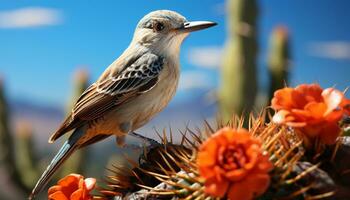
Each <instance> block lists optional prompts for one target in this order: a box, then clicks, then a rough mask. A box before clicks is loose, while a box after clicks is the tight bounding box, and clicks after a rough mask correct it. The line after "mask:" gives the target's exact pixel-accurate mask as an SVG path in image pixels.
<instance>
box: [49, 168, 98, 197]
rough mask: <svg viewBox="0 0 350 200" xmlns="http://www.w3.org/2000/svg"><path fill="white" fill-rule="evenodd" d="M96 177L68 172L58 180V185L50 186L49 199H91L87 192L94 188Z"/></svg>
mask: <svg viewBox="0 0 350 200" xmlns="http://www.w3.org/2000/svg"><path fill="white" fill-rule="evenodd" d="M95 184H96V179H94V178H87V179H84V177H83V176H82V175H79V174H70V175H68V176H66V177H64V178H62V179H61V180H59V181H58V185H55V186H52V187H50V189H49V191H48V196H49V200H91V199H92V196H91V195H90V194H89V193H90V191H91V190H93V189H94V187H95Z"/></svg>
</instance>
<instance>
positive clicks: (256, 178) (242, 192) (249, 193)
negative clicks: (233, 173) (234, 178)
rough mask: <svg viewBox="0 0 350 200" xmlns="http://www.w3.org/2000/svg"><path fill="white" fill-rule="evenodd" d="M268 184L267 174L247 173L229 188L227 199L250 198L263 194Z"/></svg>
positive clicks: (248, 199)
mask: <svg viewBox="0 0 350 200" xmlns="http://www.w3.org/2000/svg"><path fill="white" fill-rule="evenodd" d="M269 185H270V176H269V175H267V174H254V175H249V176H248V177H247V178H245V179H244V180H242V182H237V183H235V184H233V185H232V186H231V188H230V189H229V193H228V197H229V199H232V200H235V199H242V200H251V199H253V198H254V197H257V196H259V195H261V194H263V193H264V192H265V191H266V190H267V188H268V187H269Z"/></svg>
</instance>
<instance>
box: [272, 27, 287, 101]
mask: <svg viewBox="0 0 350 200" xmlns="http://www.w3.org/2000/svg"><path fill="white" fill-rule="evenodd" d="M289 59H290V50H289V38H288V30H287V28H286V27H284V26H277V27H276V28H275V29H274V31H273V33H272V35H271V38H270V50H269V57H268V67H269V73H270V88H269V100H271V99H272V97H273V93H274V92H275V91H276V90H277V89H280V88H283V87H284V86H285V85H286V84H288V66H289Z"/></svg>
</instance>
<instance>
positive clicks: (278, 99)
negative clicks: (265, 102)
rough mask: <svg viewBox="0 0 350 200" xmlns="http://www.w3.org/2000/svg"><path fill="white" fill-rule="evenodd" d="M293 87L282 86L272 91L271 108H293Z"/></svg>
mask: <svg viewBox="0 0 350 200" xmlns="http://www.w3.org/2000/svg"><path fill="white" fill-rule="evenodd" d="M292 93H293V88H283V89H280V90H277V91H276V92H275V93H274V98H273V99H272V100H271V106H272V108H274V109H276V110H279V109H282V108H293V107H294V102H293V100H292V99H293V98H292Z"/></svg>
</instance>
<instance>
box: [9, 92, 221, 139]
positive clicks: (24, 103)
mask: <svg viewBox="0 0 350 200" xmlns="http://www.w3.org/2000/svg"><path fill="white" fill-rule="evenodd" d="M197 94H198V93H197ZM9 106H10V112H11V121H12V125H13V127H14V129H13V130H14V132H15V129H16V127H17V126H20V125H21V123H23V122H25V123H28V124H31V126H32V128H33V129H34V130H33V132H34V136H35V138H36V141H38V142H39V143H40V144H43V145H44V146H46V144H47V139H48V138H49V136H50V135H51V134H52V132H53V131H54V130H55V129H56V128H57V127H58V126H59V125H60V123H61V122H62V120H63V119H64V117H65V111H64V109H63V108H60V107H55V106H50V105H41V104H38V103H35V102H32V101H30V100H22V99H14V100H12V101H11V102H10V103H9ZM215 112H216V105H215V104H208V103H207V101H206V98H205V97H204V94H202V95H196V96H194V97H191V98H187V99H186V100H184V101H180V102H179V103H175V102H173V103H171V104H170V105H169V106H168V107H167V108H166V109H165V110H164V111H163V112H162V113H160V115H158V116H157V117H155V119H153V120H152V121H151V122H150V123H149V124H147V125H146V126H145V127H144V128H142V129H141V130H140V131H141V132H147V134H148V135H149V134H150V132H152V133H154V130H153V128H154V127H156V128H160V129H162V128H164V127H168V126H169V125H171V126H172V128H174V130H176V129H177V128H181V127H184V126H185V124H186V123H188V122H190V124H191V125H194V124H193V123H196V125H199V124H197V122H199V121H201V120H203V119H205V118H208V117H211V116H214V115H215ZM40 146H41V145H40Z"/></svg>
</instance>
